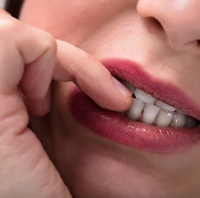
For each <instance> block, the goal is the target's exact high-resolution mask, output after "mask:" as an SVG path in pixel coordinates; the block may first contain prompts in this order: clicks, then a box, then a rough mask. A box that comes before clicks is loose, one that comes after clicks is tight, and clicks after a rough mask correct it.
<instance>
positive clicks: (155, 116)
mask: <svg viewBox="0 0 200 198" xmlns="http://www.w3.org/2000/svg"><path fill="white" fill-rule="evenodd" d="M121 82H122V83H123V84H124V85H125V86H126V87H127V88H128V89H129V90H130V91H131V92H132V93H134V95H135V97H136V98H133V102H132V106H131V108H130V109H129V110H128V111H127V113H126V116H127V117H128V118H129V119H131V120H134V121H142V122H143V123H145V124H151V125H152V124H153V125H157V126H159V127H174V128H178V127H194V126H196V125H197V124H198V120H196V119H195V118H192V117H190V116H188V115H185V114H184V113H183V112H181V111H179V110H178V109H176V108H175V107H173V106H170V105H168V104H166V103H164V102H162V101H160V100H157V99H156V98H154V97H153V96H151V95H149V94H147V93H145V92H144V91H142V90H140V89H138V88H135V87H134V86H133V85H131V84H130V83H128V82H127V81H124V80H122V81H121Z"/></svg>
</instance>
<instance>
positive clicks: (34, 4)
mask: <svg viewBox="0 0 200 198" xmlns="http://www.w3.org/2000/svg"><path fill="white" fill-rule="evenodd" d="M199 8H200V1H199V0H184V1H183V0H174V1H168V0H162V1H160V0H117V1H116V0H98V1H94V0H73V1H71V0H51V1H49V0H43V1H40V0H26V1H25V4H24V7H23V9H22V14H21V20H22V21H24V22H26V23H29V24H31V25H34V26H37V27H39V28H42V29H44V30H46V31H48V32H50V33H51V34H52V35H53V36H54V37H55V38H56V39H61V40H64V41H66V42H70V43H73V44H74V45H76V46H78V47H79V48H81V49H83V50H85V51H87V52H89V53H91V54H93V55H94V56H95V57H96V58H97V59H98V60H99V61H101V62H102V63H103V64H104V65H105V66H106V67H107V68H108V69H109V70H110V72H111V73H112V74H113V75H115V76H117V77H119V78H121V79H124V80H125V81H128V82H129V83H131V84H132V85H134V86H135V87H137V88H139V89H136V90H137V91H134V97H138V98H139V99H141V98H140V97H142V96H141V94H137V93H136V92H138V93H140V92H141V90H143V91H145V92H147V93H149V94H150V95H152V96H153V97H154V98H156V99H157V100H156V101H157V102H156V106H153V105H152V104H151V105H147V104H145V102H143V103H142V107H141V102H140V101H139V100H137V101H136V100H134V101H136V102H135V106H133V107H132V109H131V110H130V111H131V112H132V114H131V113H130V112H129V115H128V116H129V118H128V117H127V113H124V112H123V113H121V112H120V113H117V112H110V111H107V110H104V109H101V108H100V107H98V106H96V105H95V104H94V103H92V101H90V100H89V99H88V98H87V97H86V96H84V95H83V94H81V92H80V91H79V90H78V89H74V86H75V85H74V84H73V83H54V84H53V85H52V87H53V91H52V110H51V112H50V113H49V115H48V116H46V117H45V118H42V119H36V118H33V119H32V127H33V129H34V130H35V131H36V133H37V134H38V136H39V138H40V139H41V141H42V142H43V144H44V146H45V148H46V150H47V152H48V153H49V155H50V157H51V158H52V160H53V162H54V163H55V165H56V167H57V169H58V170H59V172H60V174H61V176H62V178H63V180H64V181H65V183H66V185H67V186H68V188H69V190H70V191H71V193H72V195H73V196H74V197H81V198H84V197H109V198H112V197H113V198H116V197H127V198H128V197H130V198H132V197H137V198H155V197H172V198H179V197H180V198H184V197H185V198H187V197H199V195H200V188H199V183H200V171H199V169H200V154H199V150H200V141H199V140H200V128H199V126H198V121H197V120H199V119H200V90H199V84H200V78H199V75H200V47H199V42H198V40H199V39H200V26H199ZM91 83H93V82H91ZM102 83H103V82H102ZM148 97H149V96H147V95H145V100H146V99H148ZM154 98H152V97H150V99H148V101H147V103H148V102H149V100H154V101H155V99H154ZM113 100H114V99H113ZM160 101H164V102H165V103H168V104H170V105H171V106H173V107H169V106H167V107H166V109H165V107H163V106H166V105H163V106H159V105H158V104H159V103H160ZM133 103H134V102H133ZM154 103H155V102H154ZM158 106H159V108H158ZM174 107H175V108H174ZM137 110H138V111H140V113H139V114H138V112H136V111H137ZM141 111H142V112H141ZM180 112H181V113H180ZM136 114H137V115H136ZM185 114H186V115H185ZM152 115H154V118H151V116H152ZM188 115H190V116H192V117H195V118H196V119H197V120H196V119H194V118H191V117H190V116H188ZM134 116H136V117H139V118H138V119H137V118H135V117H134ZM131 119H137V122H136V121H131ZM167 122H168V123H167ZM196 122H197V123H196ZM146 123H148V124H146ZM149 123H150V124H149ZM169 123H173V124H169ZM186 125H188V126H189V127H186Z"/></svg>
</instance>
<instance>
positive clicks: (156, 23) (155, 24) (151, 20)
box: [149, 17, 164, 30]
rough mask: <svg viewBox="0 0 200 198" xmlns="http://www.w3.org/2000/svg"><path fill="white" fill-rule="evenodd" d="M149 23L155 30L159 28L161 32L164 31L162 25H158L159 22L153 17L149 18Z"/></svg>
mask: <svg viewBox="0 0 200 198" xmlns="http://www.w3.org/2000/svg"><path fill="white" fill-rule="evenodd" d="M149 22H150V23H151V24H152V25H154V26H156V27H157V28H159V29H160V30H163V29H164V28H163V26H162V24H161V23H160V21H159V20H157V19H156V18H154V17H149Z"/></svg>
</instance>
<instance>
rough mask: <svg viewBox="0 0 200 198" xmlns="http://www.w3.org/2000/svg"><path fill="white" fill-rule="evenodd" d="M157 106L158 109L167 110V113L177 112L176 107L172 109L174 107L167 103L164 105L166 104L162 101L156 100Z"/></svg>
mask: <svg viewBox="0 0 200 198" xmlns="http://www.w3.org/2000/svg"><path fill="white" fill-rule="evenodd" d="M155 105H156V106H157V107H159V108H161V109H163V110H165V111H175V110H176V108H175V107H172V106H170V105H168V104H166V103H164V102H162V101H160V100H156V102H155Z"/></svg>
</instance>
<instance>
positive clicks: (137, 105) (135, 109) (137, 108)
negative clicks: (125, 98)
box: [127, 98, 144, 120]
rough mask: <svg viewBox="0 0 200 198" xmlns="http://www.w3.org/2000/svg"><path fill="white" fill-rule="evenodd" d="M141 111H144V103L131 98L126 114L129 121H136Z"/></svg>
mask: <svg viewBox="0 0 200 198" xmlns="http://www.w3.org/2000/svg"><path fill="white" fill-rule="evenodd" d="M143 109H144V103H143V102H142V101H140V100H138V99H136V98H133V103H132V106H131V108H130V109H129V111H128V113H127V116H128V117H129V118H130V119H131V120H137V119H138V118H139V117H140V116H141V114H142V111H143Z"/></svg>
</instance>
